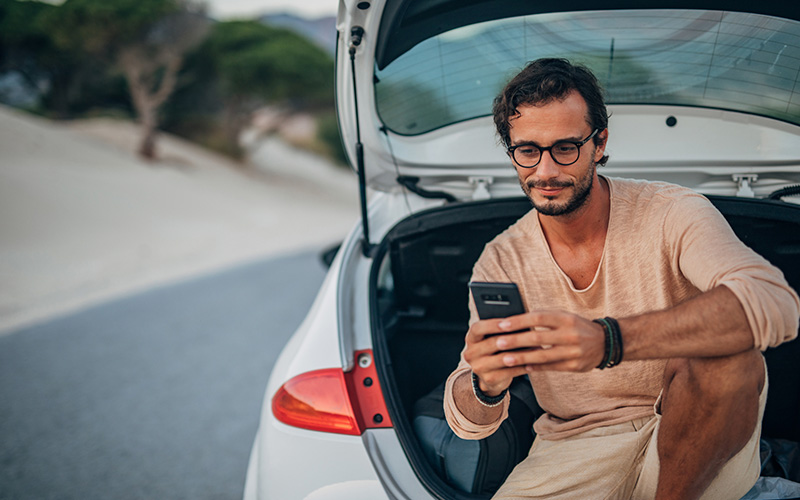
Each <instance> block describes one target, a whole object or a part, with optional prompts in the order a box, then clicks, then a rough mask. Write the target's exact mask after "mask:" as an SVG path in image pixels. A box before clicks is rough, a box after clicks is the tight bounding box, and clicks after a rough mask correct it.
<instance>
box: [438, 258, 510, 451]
mask: <svg viewBox="0 0 800 500" xmlns="http://www.w3.org/2000/svg"><path fill="white" fill-rule="evenodd" d="M488 253H490V252H487V251H484V256H485V255H486V254H488ZM490 259H491V258H490ZM479 262H480V261H479ZM484 262H485V261H484ZM496 267H497V270H498V271H499V272H500V273H502V271H501V270H499V266H496ZM503 276H505V275H504V274H503ZM505 279H506V280H508V277H507V276H505ZM472 281H491V279H490V278H489V275H488V274H487V272H486V271H485V270H483V269H482V267H481V266H480V265H476V267H475V268H474V269H473V273H472ZM469 315H470V320H469V325H470V326H472V324H473V323H474V322H476V321H478V312H477V310H476V309H475V302H474V301H473V299H472V295H471V294H470V297H469ZM465 348H466V345H465ZM471 373H472V369H471V368H470V366H469V364H467V362H466V361H465V360H464V353H463V350H462V352H461V360H460V361H459V363H458V366H457V367H456V369H455V370H453V372H452V373H451V374H450V376H449V377H447V381H446V382H445V389H444V415H445V418H446V419H447V423H448V425H450V428H451V429H452V430H453V432H454V433H455V434H456V436H458V437H460V438H462V439H483V438H485V437H488V436H491V435H492V434H494V432H495V431H496V430H497V429H498V428H499V427H500V424H502V423H503V421H504V420H505V419H506V418H508V406H509V404H510V401H511V398H510V397H509V395H508V394H506V397H505V399H504V400H503V403H502V409H503V411H502V413H501V414H500V416H499V418H498V419H497V420H495V421H494V422H491V423H489V424H476V423H475V422H473V421H471V420H470V419H468V418H467V417H466V415H464V413H463V412H462V411H461V410H459V408H458V406H457V405H456V401H455V397H454V395H453V385H454V384H455V381H456V379H458V378H459V377H461V376H467V377H469V376H471Z"/></svg>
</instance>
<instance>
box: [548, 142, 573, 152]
mask: <svg viewBox="0 0 800 500" xmlns="http://www.w3.org/2000/svg"><path fill="white" fill-rule="evenodd" d="M577 149H578V147H577V146H576V145H575V144H572V143H570V142H559V143H558V144H556V145H555V146H553V151H555V152H556V153H561V154H569V153H574V152H575V151H576V150H577Z"/></svg>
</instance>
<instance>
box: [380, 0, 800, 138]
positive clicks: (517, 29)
mask: <svg viewBox="0 0 800 500" xmlns="http://www.w3.org/2000/svg"><path fill="white" fill-rule="evenodd" d="M540 57H565V58H567V59H569V60H571V61H572V62H575V63H581V64H584V65H586V66H588V67H589V68H590V69H592V71H594V73H595V75H596V76H597V77H598V79H599V80H600V82H601V83H602V85H603V86H604V87H605V89H606V94H607V102H608V103H609V104H672V105H684V106H702V107H710V108H719V109H726V110H733V111H742V112H746V113H753V114H757V115H763V116H768V117H772V118H777V119H779V120H784V121H788V122H791V123H794V124H800V23H798V22H795V21H789V20H785V19H777V18H773V17H766V16H762V15H755V14H744V13H737V12H720V11H700V10H649V11H633V10H617V11H605V12H576V13H557V14H538V15H533V16H524V17H516V18H511V19H503V20H500V21H490V22H485V23H480V24H475V25H471V26H465V27H462V28H458V29H455V30H452V31H449V32H447V33H443V34H441V35H438V36H436V37H434V38H431V39H428V40H425V41H424V42H422V43H420V44H418V45H416V46H415V47H414V48H412V49H411V50H409V51H408V52H407V53H405V54H403V55H402V56H400V57H399V58H397V59H396V60H394V61H393V62H392V63H391V64H389V65H388V66H387V67H386V68H385V69H383V70H381V71H379V70H377V69H376V79H375V92H376V100H377V108H378V113H379V114H380V117H381V119H382V121H383V122H384V124H385V125H386V126H387V127H388V128H389V129H391V130H392V131H394V132H396V133H399V134H405V135H416V134H422V133H425V132H429V131H431V130H434V129H436V128H439V127H442V126H445V125H448V124H451V123H455V122H459V121H463V120H469V119H471V118H476V117H479V116H485V115H490V114H491V106H492V100H493V99H494V97H495V96H496V95H497V93H498V92H499V91H500V90H501V89H502V87H503V85H504V84H505V82H506V81H507V80H508V79H509V78H511V77H512V76H513V75H514V74H516V73H517V72H518V71H519V70H520V69H522V67H523V66H524V65H525V63H526V62H527V61H531V60H533V59H538V58H540Z"/></svg>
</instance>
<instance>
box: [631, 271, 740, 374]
mask: <svg viewBox="0 0 800 500" xmlns="http://www.w3.org/2000/svg"><path fill="white" fill-rule="evenodd" d="M619 325H620V329H621V330H622V335H623V341H624V348H625V355H624V359H625V360H626V361H633V360H637V359H664V358H685V357H714V356H730V355H733V354H736V353H739V352H743V351H746V350H748V349H752V348H753V346H754V341H753V334H752V331H751V330H750V325H749V324H748V321H747V316H746V315H745V312H744V309H743V308H742V305H741V303H740V302H739V299H738V298H737V297H736V295H734V293H733V292H732V291H731V290H730V289H728V288H727V287H725V286H718V287H716V288H714V289H712V290H709V291H708V292H705V293H702V294H700V295H698V296H697V297H694V298H692V299H690V300H688V301H686V302H684V303H682V304H679V305H677V306H675V307H672V308H670V309H666V310H664V311H657V312H652V313H647V314H643V315H640V316H634V317H630V318H622V319H619Z"/></svg>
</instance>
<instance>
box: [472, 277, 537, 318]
mask: <svg viewBox="0 0 800 500" xmlns="http://www.w3.org/2000/svg"><path fill="white" fill-rule="evenodd" d="M469 289H470V292H472V298H473V300H474V301H475V308H476V309H477V310H478V317H480V318H481V319H493V318H507V317H509V316H515V315H517V314H522V313H524V312H525V306H524V305H523V304H522V297H520V295H519V289H518V288H517V284H516V283H487V282H483V281H472V282H470V284H469Z"/></svg>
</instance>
